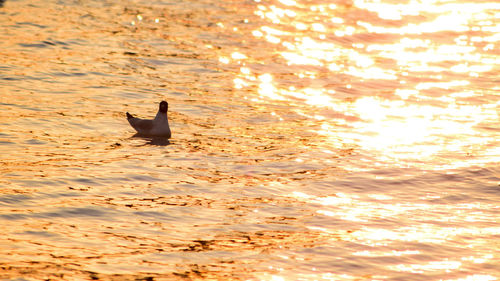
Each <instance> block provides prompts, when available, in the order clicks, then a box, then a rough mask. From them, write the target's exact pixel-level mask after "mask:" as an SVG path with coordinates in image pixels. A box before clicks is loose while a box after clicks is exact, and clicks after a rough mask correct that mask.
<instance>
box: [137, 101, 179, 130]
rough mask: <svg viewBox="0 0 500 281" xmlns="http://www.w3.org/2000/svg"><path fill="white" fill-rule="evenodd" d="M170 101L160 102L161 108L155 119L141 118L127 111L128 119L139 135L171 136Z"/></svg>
mask: <svg viewBox="0 0 500 281" xmlns="http://www.w3.org/2000/svg"><path fill="white" fill-rule="evenodd" d="M167 111H168V102H166V101H162V102H160V108H159V110H158V113H156V117H155V119H153V120H150V119H141V118H137V117H134V116H132V114H130V113H128V112H127V119H128V122H129V123H130V126H132V127H133V128H134V129H135V130H136V131H137V133H139V135H143V136H151V137H164V138H167V139H169V138H170V137H171V135H172V134H171V132H170V126H169V125H168V117H167Z"/></svg>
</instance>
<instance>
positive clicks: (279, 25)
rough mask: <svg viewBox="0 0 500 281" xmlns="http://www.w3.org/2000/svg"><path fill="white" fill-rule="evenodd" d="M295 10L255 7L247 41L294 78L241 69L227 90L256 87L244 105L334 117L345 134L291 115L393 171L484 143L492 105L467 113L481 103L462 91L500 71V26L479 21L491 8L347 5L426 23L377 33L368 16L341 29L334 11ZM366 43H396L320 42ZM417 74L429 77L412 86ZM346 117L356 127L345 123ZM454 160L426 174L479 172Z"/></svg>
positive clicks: (289, 3)
mask: <svg viewBox="0 0 500 281" xmlns="http://www.w3.org/2000/svg"><path fill="white" fill-rule="evenodd" d="M259 2H260V1H259ZM300 5H301V3H300V1H294V0H280V1H279V5H264V4H259V5H258V7H257V10H256V11H255V14H256V15H257V16H260V17H261V18H262V19H264V20H267V21H268V23H269V24H267V25H262V26H261V27H259V28H257V29H255V30H253V31H252V32H251V33H252V35H253V36H254V38H256V39H259V38H262V39H264V40H265V41H267V42H269V43H272V44H275V45H278V46H279V47H280V48H281V51H279V52H278V53H277V54H278V55H279V56H280V57H281V58H282V59H283V60H284V62H285V63H286V66H287V67H289V71H290V72H291V73H294V75H295V76H296V77H297V81H296V82H297V83H296V84H297V86H296V85H293V86H282V85H280V83H281V82H280V79H275V76H276V75H275V74H272V73H265V72H262V71H261V70H257V69H253V68H252V67H250V66H245V67H241V68H240V73H239V77H237V78H235V79H234V84H235V87H236V88H237V89H243V88H246V87H253V86H256V89H257V91H256V92H257V93H258V95H259V97H258V98H256V99H254V100H263V99H271V100H274V101H290V100H294V101H302V103H303V104H304V105H310V106H314V107H318V108H324V109H325V110H332V111H334V112H335V113H336V115H337V116H340V118H337V119H334V120H331V121H332V122H334V124H344V125H345V126H349V128H350V129H348V130H339V129H337V128H335V126H332V124H330V123H328V120H329V119H328V118H326V117H325V116H322V115H321V114H308V113H307V111H306V110H300V114H301V115H304V116H310V117H311V118H314V119H316V120H319V121H321V122H323V123H322V124H321V130H319V131H317V132H318V133H319V134H321V135H323V136H325V137H329V136H331V137H332V140H338V139H341V140H342V141H343V142H344V143H346V144H351V145H357V146H359V147H360V148H362V149H365V150H374V151H378V153H380V155H381V157H380V159H381V160H384V161H387V160H388V161H391V162H394V160H396V161H397V162H395V163H396V164H397V163H398V160H399V161H400V160H402V159H407V160H409V159H414V160H418V162H421V161H423V160H424V159H431V158H432V157H435V156H436V155H440V154H443V153H456V154H460V155H464V156H465V154H474V153H477V152H478V151H480V149H476V148H479V147H484V146H487V145H488V142H489V141H488V140H485V139H484V138H483V136H482V134H481V132H479V131H477V128H478V127H481V126H484V124H488V123H491V122H497V120H498V119H499V111H498V109H497V108H498V105H496V106H495V105H494V104H490V105H488V104H484V105H472V104H470V103H469V102H466V101H464V100H467V99H475V98H476V97H477V96H478V95H481V92H480V91H477V90H475V89H473V88H472V87H471V85H472V83H471V79H473V78H478V77H481V75H482V74H483V73H489V72H491V71H494V67H495V66H496V65H499V64H500V58H499V57H498V56H496V55H494V54H493V53H492V52H493V51H494V50H495V46H496V45H497V42H498V41H500V36H499V35H498V34H500V23H497V22H494V21H491V20H488V19H490V18H491V14H490V13H489V11H491V10H498V9H500V3H477V4H476V3H474V4H467V3H463V4H462V3H442V2H441V1H437V0H435V1H434V0H427V1H410V2H409V3H405V4H389V3H382V2H381V1H368V0H356V1H354V6H355V7H356V8H357V9H360V10H367V11H370V12H373V13H375V14H376V15H377V16H378V17H379V18H381V19H384V20H386V21H402V20H404V18H405V17H412V16H422V17H425V19H427V20H423V21H421V22H420V23H418V24H415V23H411V22H410V23H408V24H406V25H400V24H395V25H380V24H378V22H379V21H377V19H374V18H370V17H366V19H363V20H358V21H356V22H355V23H354V24H353V23H346V22H345V20H344V19H343V18H342V15H343V14H342V13H339V14H337V11H338V10H341V9H340V8H339V6H338V5H313V6H309V7H310V10H309V11H304V10H301V9H299V8H297V7H299V6H300ZM311 13H312V14H313V15H317V17H316V20H315V21H312V22H311V20H308V17H309V15H311ZM497 14H500V13H497ZM320 15H321V17H320ZM286 26H289V27H288V28H287V27H286ZM471 30H473V31H474V30H475V31H483V30H487V31H488V32H486V36H482V37H481V36H479V35H478V34H474V35H470V36H469V35H461V34H459V35H457V36H456V38H455V40H454V42H439V36H438V37H436V38H433V37H431V36H423V37H416V36H415V35H419V34H434V33H437V34H439V32H457V33H459V32H465V31H471ZM495 32H496V33H495ZM366 34H371V35H373V34H382V35H383V36H386V35H387V36H392V35H391V34H394V35H397V36H400V39H398V40H393V41H388V40H381V41H378V42H377V40H374V41H375V42H370V41H369V40H367V41H364V42H363V43H355V44H352V46H346V44H345V43H342V41H338V40H330V39H327V38H329V36H330V38H332V35H333V38H335V37H337V38H338V37H346V36H355V35H361V36H366ZM375 38H377V37H375ZM478 50H482V51H484V52H479V51H478ZM231 58H232V59H233V60H240V61H244V60H246V59H247V55H244V54H242V53H239V52H234V53H232V54H231ZM220 61H221V62H222V63H228V61H229V59H227V58H221V59H220ZM328 72H330V73H329V74H328V75H326V76H325V75H324V73H328ZM442 73H455V75H451V77H453V78H452V79H444V77H445V76H443V74H442ZM424 75H428V77H429V78H428V79H421V78H419V79H415V77H425V76H424ZM336 77H344V78H342V79H343V80H346V81H349V80H351V81H354V82H357V85H362V86H364V85H363V84H360V83H366V86H365V88H363V89H362V90H361V89H357V88H352V85H351V83H346V84H344V85H343V86H344V87H345V88H346V89H352V90H355V91H363V94H362V95H360V96H356V98H354V99H347V100H346V99H345V98H343V97H342V93H339V89H338V88H339V87H341V86H342V85H341V84H342V83H343V82H339V80H338V79H337V78H336ZM412 79H413V80H415V81H412ZM311 81H314V82H311ZM328 85H333V86H334V88H332V87H328ZM370 87H373V88H370ZM384 88H385V89H384ZM380 89H384V94H383V95H382V96H381V95H380V94H377V93H379V92H380ZM371 91H374V94H373V95H372V94H371V93H370V92H371ZM338 93H339V94H338ZM343 116H345V118H344V117H343ZM350 116H353V117H356V118H354V121H350V122H346V118H348V117H350ZM332 142H335V141H332ZM483 151H484V150H483ZM486 151H489V152H488V153H489V155H488V156H489V158H488V159H484V160H483V161H485V162H488V161H490V162H491V161H497V160H498V159H500V156H499V155H498V154H497V155H493V154H495V153H497V152H496V151H495V150H494V149H493V150H492V149H491V148H488V149H487V150H486ZM483 155H484V154H483ZM463 160H464V161H453V162H450V163H442V165H441V166H439V165H433V167H434V168H436V169H437V168H439V167H446V168H450V165H453V166H454V167H461V166H467V165H477V164H479V163H480V161H478V160H477V159H463ZM401 164H402V165H407V164H408V163H407V162H405V163H404V162H401Z"/></svg>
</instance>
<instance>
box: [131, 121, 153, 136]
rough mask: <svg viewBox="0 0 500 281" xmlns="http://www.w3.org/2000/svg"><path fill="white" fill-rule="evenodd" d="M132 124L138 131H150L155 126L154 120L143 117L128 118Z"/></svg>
mask: <svg viewBox="0 0 500 281" xmlns="http://www.w3.org/2000/svg"><path fill="white" fill-rule="evenodd" d="M128 122H129V123H130V125H131V126H132V127H133V128H134V129H135V130H136V131H137V132H138V133H143V134H144V133H148V132H149V131H151V129H152V128H153V120H146V119H141V118H135V117H134V118H130V119H128Z"/></svg>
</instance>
